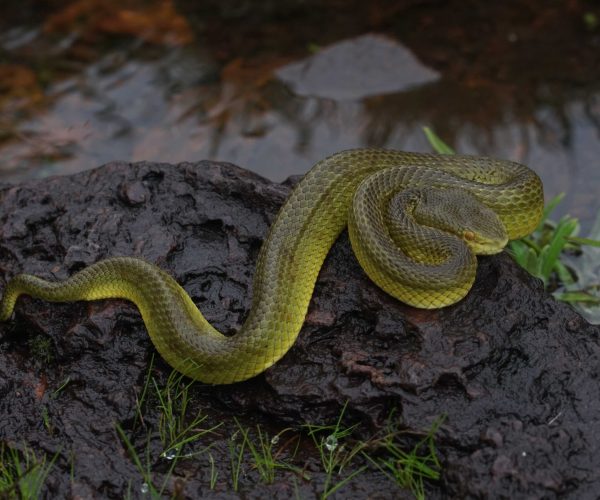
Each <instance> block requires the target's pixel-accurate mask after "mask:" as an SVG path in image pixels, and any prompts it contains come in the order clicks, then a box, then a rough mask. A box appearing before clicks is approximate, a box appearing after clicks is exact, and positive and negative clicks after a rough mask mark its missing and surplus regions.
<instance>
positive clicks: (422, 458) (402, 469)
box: [363, 416, 445, 500]
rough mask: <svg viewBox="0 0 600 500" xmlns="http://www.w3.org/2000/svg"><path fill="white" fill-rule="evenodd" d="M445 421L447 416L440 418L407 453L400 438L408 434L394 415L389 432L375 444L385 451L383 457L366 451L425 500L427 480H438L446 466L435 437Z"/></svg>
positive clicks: (393, 478) (401, 482)
mask: <svg viewBox="0 0 600 500" xmlns="http://www.w3.org/2000/svg"><path fill="white" fill-rule="evenodd" d="M444 420H445V417H444V416H441V417H439V418H437V419H436V420H435V421H434V422H433V424H432V426H431V428H430V429H429V430H428V431H427V433H426V434H425V435H424V436H423V437H422V438H421V439H420V440H419V441H418V442H417V443H416V444H415V445H414V447H413V448H412V449H411V450H410V451H409V452H406V451H404V449H403V447H402V446H400V444H399V441H398V440H399V438H400V437H402V436H403V434H405V433H404V432H403V431H402V430H401V429H398V428H397V424H396V423H395V422H394V420H393V419H391V418H390V419H389V420H388V430H387V432H386V433H385V434H384V436H383V437H382V438H380V439H379V440H375V443H373V444H376V448H377V449H380V450H383V453H382V454H381V455H379V456H371V455H368V454H367V453H363V454H364V456H365V458H366V459H367V460H369V461H370V462H371V463H372V464H374V465H375V466H376V467H377V468H378V469H379V470H380V471H381V472H383V473H384V474H385V475H386V476H387V477H388V478H389V479H391V480H392V481H394V482H396V483H397V484H398V486H400V487H401V488H405V489H408V490H410V491H411V492H412V493H413V495H414V496H415V498H417V500H423V499H425V481H428V480H429V481H437V480H438V479H439V477H440V470H441V468H442V466H441V463H440V461H439V459H438V457H437V453H436V449H435V439H434V437H435V434H436V432H437V431H438V429H439V428H440V426H441V425H442V423H443V422H444Z"/></svg>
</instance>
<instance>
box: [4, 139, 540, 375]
mask: <svg viewBox="0 0 600 500" xmlns="http://www.w3.org/2000/svg"><path fill="white" fill-rule="evenodd" d="M542 209H543V192H542V184H541V181H540V179H539V178H538V176H537V175H536V174H535V173H533V172H532V171H531V170H529V169H528V168H527V167H525V166H523V165H520V164H517V163H512V162H508V161H500V160H493V159H489V158H483V157H474V156H439V155H429V154H418V153H406V152H400V151H387V150H375V149H356V150H350V151H344V152H341V153H338V154H335V155H333V156H331V157H329V158H326V159H324V160H322V161H320V162H319V163H317V164H316V165H315V166H314V167H313V168H312V169H311V170H310V171H309V172H308V173H307V174H306V176H305V177H304V178H303V180H302V181H301V182H300V183H299V184H298V185H297V187H296V188H295V189H294V191H293V192H292V193H291V195H290V196H289V198H288V200H287V201H286V203H285V205H284V206H283V207H282V208H281V210H280V212H279V214H278V216H277V218H276V220H275V222H274V223H273V225H272V227H271V230H270V232H269V235H268V237H267V239H266V241H265V243H264V245H263V247H262V250H261V253H260V256H259V259H258V264H257V267H256V274H255V278H254V288H253V289H254V296H253V301H252V309H251V311H250V313H249V316H248V318H247V320H246V322H245V324H244V325H243V327H242V328H241V330H240V331H239V332H238V333H237V334H236V335H234V336H232V337H226V336H224V335H222V334H221V333H219V332H218V331H217V330H215V329H214V328H213V327H212V326H211V325H210V324H209V323H208V322H207V321H206V319H205V318H204V317H203V316H202V314H201V313H200V312H199V311H198V309H197V308H196V306H195V304H194V303H193V302H192V300H191V299H190V297H189V296H188V294H187V293H186V292H185V291H184V290H183V288H181V287H180V286H179V285H178V284H177V283H176V282H175V280H174V279H173V278H171V277H170V276H169V275H168V274H166V273H165V272H164V271H162V270H160V269H159V268H158V267H156V266H154V265H152V264H149V263H147V262H145V261H143V260H140V259H135V258H128V257H117V258H110V259H106V260H103V261H100V262H98V263H96V264H93V265H91V266H89V267H87V268H85V269H83V270H82V271H80V272H79V273H77V274H75V275H73V276H72V277H70V278H69V279H67V280H65V281H63V282H48V281H45V280H42V279H40V278H37V277H35V276H31V275H26V274H21V275H18V276H16V277H15V278H13V279H12V280H11V281H10V282H9V283H8V284H7V286H6V289H5V292H4V296H3V298H2V302H1V303H0V319H1V320H6V319H8V318H9V317H10V316H11V314H12V311H13V308H14V305H15V302H16V300H17V298H18V296H19V295H21V294H28V295H31V296H34V297H38V298H41V299H45V300H50V301H75V300H96V299H106V298H113V297H114V298H117V297H118V298H125V299H128V300H131V301H133V302H134V303H135V304H136V305H137V307H138V308H139V310H140V311H141V314H142V318H143V320H144V323H145V324H146V327H147V329H148V333H149V334H150V337H151V338H152V341H153V343H154V345H155V346H156V349H157V350H158V351H159V353H160V354H161V355H162V356H163V358H164V359H165V360H166V361H167V362H168V363H169V364H171V365H172V366H173V367H174V368H175V369H177V370H179V371H180V372H182V373H184V374H185V375H188V376H189V377H192V378H195V379H198V380H201V381H203V382H207V383H215V384H226V383H232V382H236V381H240V380H245V379H247V378H250V377H252V376H254V375H256V374H258V373H260V372H262V371H263V370H265V369H266V368H268V367H269V366H271V365H272V364H273V363H275V362H276V361H277V360H279V359H280V358H281V357H282V356H283V355H284V354H285V353H286V352H287V351H288V349H289V348H290V347H291V346H292V344H293V343H294V341H295V339H296V337H297V336H298V333H299V331H300V328H301V327H302V324H303V322H304V318H305V315H306V311H307V309H308V305H309V302H310V299H311V296H312V293H313V289H314V285H315V281H316V279H317V275H318V274H319V270H320V268H321V266H322V264H323V261H324V259H325V257H326V255H327V253H328V251H329V249H330V247H331V246H332V245H333V243H334V241H335V240H336V238H337V237H338V235H339V234H340V232H341V231H342V230H343V229H344V227H346V226H347V225H348V228H349V234H350V239H351V242H352V246H353V248H354V251H355V253H356V255H357V258H358V260H359V261H360V263H361V265H362V266H363V268H364V269H365V271H366V272H367V274H368V275H369V276H370V277H371V279H373V281H374V282H375V283H376V284H377V285H379V286H380V287H381V288H383V289H384V290H385V291H386V292H388V293H390V294H391V295H393V296H394V297H396V298H398V299H399V300H401V301H403V302H405V303H408V304H411V305H413V306H416V307H422V308H435V307H443V306H446V305H450V304H453V303H455V302H457V301H458V300H460V299H461V298H462V297H464V296H465V295H466V293H467V292H468V291H469V289H470V288H471V285H472V283H473V281H474V278H475V270H476V258H475V256H474V252H475V253H488V254H490V253H496V252H499V251H501V250H502V248H503V247H504V245H505V244H506V242H507V239H514V238H519V237H522V236H524V235H526V234H528V233H529V232H531V231H532V230H533V229H534V228H535V227H536V225H537V224H538V222H539V220H540V217H541V213H542ZM436 227H440V228H441V229H436ZM451 233H453V234H451Z"/></svg>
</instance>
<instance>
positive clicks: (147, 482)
mask: <svg viewBox="0 0 600 500" xmlns="http://www.w3.org/2000/svg"><path fill="white" fill-rule="evenodd" d="M115 427H116V430H117V434H118V435H119V438H120V439H121V441H122V442H123V444H124V445H125V448H126V449H127V452H128V454H129V456H130V458H131V460H132V461H133V463H134V465H135V467H136V469H137V470H138V472H139V473H140V475H141V476H142V479H143V482H142V484H141V485H140V487H139V492H140V493H142V494H143V495H150V498H152V499H156V500H158V499H161V498H163V492H164V491H165V488H166V486H167V482H168V481H169V478H170V477H171V474H173V469H175V465H176V464H177V459H178V457H177V456H175V457H174V458H173V460H172V461H171V465H170V467H169V469H168V471H167V473H166V474H165V476H164V479H163V482H162V484H161V485H160V486H156V485H155V484H154V477H153V473H152V466H151V464H152V460H151V457H150V436H148V439H147V441H146V448H145V450H144V455H145V456H144V458H145V460H144V463H142V460H141V458H140V456H139V455H138V453H137V451H136V449H135V447H134V446H133V444H132V443H131V440H130V439H129V438H128V437H127V434H126V433H125V431H124V430H123V428H122V427H121V426H120V425H119V424H116V426H115ZM137 496H138V495H134V497H136V498H137ZM126 498H132V496H131V483H130V484H129V487H128V491H127V495H126Z"/></svg>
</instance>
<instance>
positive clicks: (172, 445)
mask: <svg viewBox="0 0 600 500" xmlns="http://www.w3.org/2000/svg"><path fill="white" fill-rule="evenodd" d="M183 377H184V375H182V374H181V373H178V372H176V371H175V370H173V371H172V372H171V374H170V375H169V378H168V379H167V384H166V385H165V386H164V387H159V385H158V383H157V382H156V380H155V379H154V378H153V379H152V383H153V386H154V389H155V391H156V397H157V398H158V409H159V410H160V418H159V421H158V434H159V436H160V441H161V443H162V444H163V452H162V454H161V456H162V457H163V458H169V459H172V458H173V457H174V456H175V454H179V453H180V452H181V450H182V448H183V447H184V446H185V445H186V444H188V443H192V442H195V441H198V439H200V438H201V437H202V436H204V435H206V434H210V433H212V432H214V431H215V430H216V429H217V428H218V427H220V425H221V424H218V425H216V426H213V427H210V428H201V425H202V424H203V423H204V421H205V420H206V418H207V417H206V415H202V414H201V413H200V412H198V413H197V414H196V415H195V416H194V417H193V418H192V419H189V418H188V415H187V413H188V405H189V402H190V397H189V389H190V387H191V386H192V385H193V384H194V382H193V381H191V382H189V383H184V381H183ZM188 456H189V455H188Z"/></svg>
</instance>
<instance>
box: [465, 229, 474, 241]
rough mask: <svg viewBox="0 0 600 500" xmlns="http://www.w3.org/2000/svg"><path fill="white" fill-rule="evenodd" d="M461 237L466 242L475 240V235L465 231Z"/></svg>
mask: <svg viewBox="0 0 600 500" xmlns="http://www.w3.org/2000/svg"><path fill="white" fill-rule="evenodd" d="M463 237H464V238H465V240H467V241H473V240H474V239H475V233H474V232H473V231H465V232H464V233H463Z"/></svg>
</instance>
